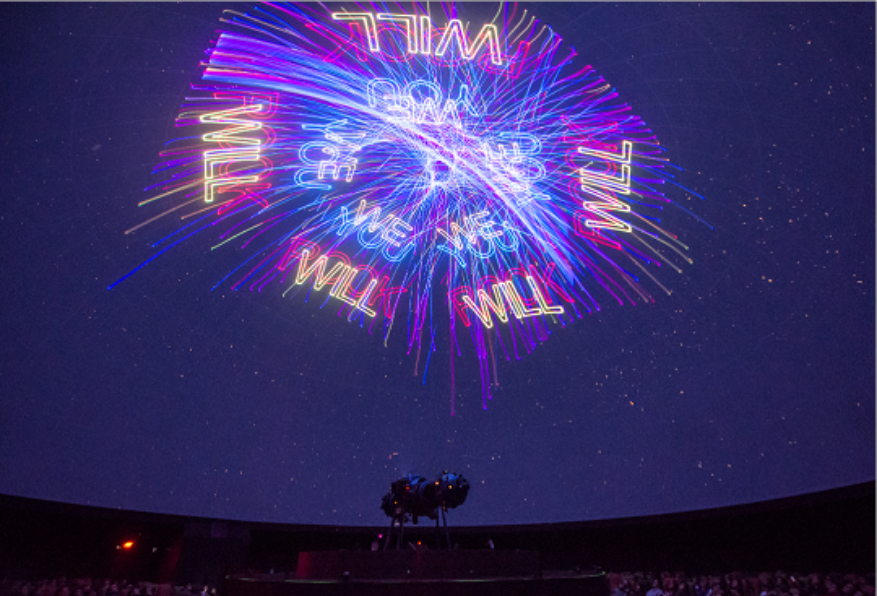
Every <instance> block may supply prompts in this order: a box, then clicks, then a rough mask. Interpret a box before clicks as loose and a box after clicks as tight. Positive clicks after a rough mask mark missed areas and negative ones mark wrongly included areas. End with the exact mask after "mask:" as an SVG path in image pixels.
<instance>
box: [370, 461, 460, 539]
mask: <svg viewBox="0 0 877 596" xmlns="http://www.w3.org/2000/svg"><path fill="white" fill-rule="evenodd" d="M468 494H469V483H468V482H467V481H466V479H465V478H463V476H462V475H460V474H453V473H451V472H448V471H447V470H445V471H444V472H442V474H441V475H440V476H439V477H438V478H437V479H435V480H432V481H430V480H427V479H426V478H424V477H423V476H420V475H417V474H409V475H408V476H405V477H403V478H400V479H399V480H396V481H394V482H392V483H391V484H390V492H388V493H387V494H386V495H384V498H383V499H382V500H381V509H383V511H384V513H386V514H387V516H388V517H390V518H391V522H390V531H389V532H388V533H387V541H386V543H385V544H384V550H386V549H387V546H388V545H389V544H390V542H391V539H392V536H393V534H394V530H395V529H398V540H397V544H396V548H400V547H401V545H402V529H403V526H404V524H405V522H406V521H409V520H410V521H412V522H413V523H414V524H417V518H418V517H428V518H429V519H434V520H435V527H436V532H438V527H439V522H438V516H439V511H441V516H442V522H443V523H444V526H445V535H446V536H447V544H448V548H449V549H450V548H451V538H450V535H449V534H448V531H447V528H448V521H447V519H446V517H445V512H446V511H447V510H448V509H453V508H455V507H459V506H460V505H462V504H463V503H464V502H465V501H466V496H467V495H468Z"/></svg>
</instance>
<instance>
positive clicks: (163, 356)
mask: <svg viewBox="0 0 877 596" xmlns="http://www.w3.org/2000/svg"><path fill="white" fill-rule="evenodd" d="M310 6H311V7H313V8H318V7H319V5H316V4H311V5H310ZM437 6H438V5H436V6H435V7H433V8H432V9H431V10H433V14H434V16H435V15H437V14H439V11H438V8H437ZM520 7H521V8H525V9H526V10H527V11H529V13H530V14H532V15H533V16H535V17H536V18H537V19H539V21H540V22H541V23H544V24H546V25H548V26H549V27H551V28H552V29H553V30H554V32H555V33H557V34H559V35H560V36H562V37H563V40H564V43H565V44H568V45H569V46H571V47H573V48H574V49H575V52H576V53H577V56H576V57H575V62H576V65H577V67H578V68H584V67H585V66H587V65H590V66H592V67H593V68H594V69H595V70H596V72H598V73H599V75H600V76H601V77H603V78H604V79H605V80H606V81H607V82H608V83H609V84H610V85H611V86H612V87H613V88H614V89H615V91H616V92H617V93H618V96H619V99H620V101H622V102H624V103H627V104H629V106H630V108H631V111H632V113H633V114H635V115H636V116H638V117H640V118H642V120H643V122H644V123H645V124H646V125H647V126H648V128H649V129H650V130H651V131H652V132H653V133H654V135H655V137H656V138H657V139H658V140H659V142H660V145H661V146H662V147H663V148H664V149H665V150H666V157H667V159H669V160H670V162H671V163H672V164H674V165H675V166H678V167H679V168H681V170H674V176H675V179H676V181H677V182H678V183H679V184H680V185H681V187H684V188H683V189H681V190H680V189H676V190H675V191H674V193H673V200H674V201H676V202H678V203H679V205H680V206H681V207H683V208H684V209H679V210H677V211H675V212H673V213H672V214H669V215H668V216H667V217H668V221H669V223H671V224H672V232H673V233H674V234H676V235H678V237H679V239H680V241H681V242H683V243H684V245H685V246H687V247H688V248H687V251H686V256H687V257H688V258H690V260H691V263H690V264H688V263H686V264H684V266H683V267H681V272H676V271H675V270H672V269H670V268H665V269H669V270H664V271H661V272H660V274H661V275H660V283H661V284H662V285H664V286H666V287H667V289H668V290H670V291H669V293H665V292H664V291H663V290H662V289H661V288H660V287H658V286H656V285H654V284H652V282H651V280H649V279H645V280H644V281H643V286H644V287H647V288H648V290H649V293H650V295H651V296H652V297H653V301H644V302H639V303H637V304H635V305H633V304H631V303H625V304H623V305H621V304H619V303H617V302H614V301H610V300H605V301H604V302H602V303H601V306H602V308H601V309H600V310H599V311H597V310H594V311H593V312H590V313H583V316H582V317H581V318H578V317H575V318H574V317H568V318H567V320H566V322H565V324H564V325H559V324H555V325H549V326H548V327H547V328H546V333H545V335H544V337H541V338H540V341H539V342H537V344H536V345H535V348H534V349H533V350H532V352H531V353H527V351H521V352H520V353H519V354H518V356H515V355H514V354H512V355H511V357H510V358H509V359H506V358H505V356H503V357H502V358H497V359H496V360H495V363H491V365H490V375H489V384H488V385H485V381H484V379H485V377H484V371H483V370H482V367H481V366H480V364H479V360H478V358H475V357H469V358H464V357H457V352H456V351H455V352H454V358H450V355H449V353H448V352H449V347H448V346H449V343H450V338H449V337H448V335H449V332H448V329H447V327H446V326H445V327H439V328H438V330H437V331H436V332H435V337H436V338H437V339H436V340H435V345H436V346H437V348H436V350H435V351H434V352H431V353H429V354H428V353H427V351H424V353H423V354H421V355H420V356H418V354H417V353H416V351H410V350H409V346H408V342H407V341H406V337H405V335H404V332H398V333H399V336H393V335H390V336H389V337H388V338H387V340H386V342H385V340H384V336H383V335H382V334H381V333H376V334H372V333H370V332H369V329H368V326H367V325H366V326H362V325H361V324H360V322H359V320H349V318H348V317H345V316H338V308H337V307H336V308H334V309H333V308H329V307H326V308H321V305H322V304H323V301H322V300H307V301H306V300H305V299H304V297H303V295H300V296H297V297H295V296H294V297H292V298H290V297H289V296H287V297H283V296H282V295H281V292H258V291H250V290H249V289H248V287H243V288H240V289H238V288H235V287H232V284H230V283H228V284H224V285H223V284H219V283H218V282H220V281H221V280H222V279H223V278H224V277H225V276H226V275H228V273H229V271H231V270H233V269H234V268H235V267H237V266H239V265H240V261H241V260H242V258H241V256H240V254H235V252H234V251H233V250H228V251H225V252H223V251H216V252H215V253H213V252H212V251H211V250H210V247H209V245H208V244H204V245H203V246H201V245H198V246H199V247H200V248H190V249H187V248H179V249H177V248H175V249H174V250H172V251H168V252H167V253H166V254H162V255H160V256H159V257H158V258H156V259H155V260H153V261H151V262H150V263H149V264H148V265H147V266H145V267H143V268H142V269H138V270H137V271H136V272H135V273H134V274H133V275H130V277H125V276H126V275H128V274H129V273H130V272H131V271H132V270H134V269H135V268H137V267H138V266H139V264H141V263H143V262H144V261H146V260H148V259H150V258H151V257H152V256H153V255H154V254H155V253H156V250H155V249H154V248H153V247H152V244H153V243H155V242H157V241H158V240H160V239H161V238H162V237H164V236H167V235H168V234H171V233H173V232H174V230H176V229H178V228H179V225H180V224H179V223H175V222H173V221H166V220H165V219H168V220H169V219H172V218H165V219H162V220H160V221H156V222H151V223H150V224H148V225H145V226H143V227H138V226H140V224H142V223H143V222H145V221H146V220H149V219H150V218H151V217H152V216H153V215H155V212H147V211H148V210H147V209H145V208H144V207H138V203H140V202H141V201H144V200H145V199H147V198H149V195H148V193H147V192H146V191H144V189H146V188H148V187H151V186H154V185H156V183H157V182H159V181H160V180H159V178H157V177H156V174H153V169H154V168H155V167H156V165H157V164H159V163H161V161H162V158H161V157H160V155H159V154H160V153H161V152H162V151H163V150H165V148H166V147H167V143H168V142H169V141H171V140H172V139H175V138H177V137H179V136H180V132H179V130H177V129H175V126H174V123H175V120H176V118H177V117H178V115H179V114H180V111H181V106H182V105H184V103H185V102H186V98H187V97H189V96H190V93H191V91H190V88H191V85H197V84H198V83H199V81H200V76H201V72H202V71H203V70H204V69H203V67H199V64H200V63H201V62H202V61H205V60H206V59H207V57H206V54H205V50H207V49H208V48H209V47H211V43H213V42H215V41H216V39H217V36H218V31H219V30H220V28H221V27H222V26H223V25H222V23H221V22H220V18H221V17H222V16H223V10H225V9H232V10H234V11H237V12H239V13H246V12H247V11H250V10H252V6H251V5H245V4H215V3H192V4H170V3H167V4H165V3H155V4H139V3H133V4H128V3H125V4H117V3H98V4H88V3H75V4H64V3H51V4H40V3H34V4H31V3H27V4H24V3H22V4H2V5H0V15H2V18H3V21H4V23H5V33H4V35H3V36H2V37H0V46H2V49H3V56H4V57H5V60H4V63H3V66H2V69H3V80H4V84H3V86H2V90H0V95H2V99H3V103H4V105H5V109H4V112H5V114H6V116H5V118H4V125H3V127H2V128H0V138H2V151H3V160H2V161H3V163H4V166H5V168H4V169H5V176H4V179H5V181H6V182H5V185H4V188H5V193H4V200H3V202H2V206H0V225H2V230H3V233H2V234H0V246H2V255H3V271H4V278H5V281H6V283H4V284H3V286H2V289H0V304H2V306H3V311H2V312H3V315H2V317H0V324H2V327H0V337H2V338H3V341H2V367H0V400H2V401H0V411H2V414H0V493H3V494H9V495H16V496H25V497H33V498H39V499H48V500H57V501H64V502H71V503H78V504H88V505H95V506H103V507H116V508H123V509H133V510H142V511H149V512H161V513H174V514H181V515H193V516H205V517H214V518H223V519H235V520H248V521H267V522H283V523H296V524H333V525H369V526H371V525H383V524H384V523H385V521H386V517H385V515H384V514H383V512H382V511H381V510H380V502H381V497H382V496H383V495H384V494H385V493H386V492H387V489H388V487H389V484H390V483H391V482H392V481H393V480H395V479H397V478H399V477H400V476H403V475H406V474H421V475H425V476H431V475H434V474H436V473H439V472H441V471H442V470H450V471H453V472H457V473H461V474H463V475H464V476H465V478H466V479H467V480H468V481H469V483H470V485H471V490H470V492H469V495H468V499H467V500H466V503H465V504H464V505H463V506H462V507H460V508H458V509H455V510H453V511H452V512H450V513H449V516H448V521H449V523H450V524H452V525H466V526H475V525H507V524H530V523H547V522H570V521H585V520H597V519H609V518H619V517H629V516H643V515H652V514H664V513H671V512H679V511H689V510H695V509H705V508H714V507H723V506H729V505H735V504H743V503H751V502H757V501H763V500H768V499H774V498H780V497H787V496H793V495H799V494H804V493H809V492H813V491H819V490H825V489H830V488H836V487H843V486H847V485H851V484H856V483H860V482H866V481H873V480H874V447H875V412H874V406H875V343H874V340H875V304H874V289H875V287H874V282H875V280H874V272H875V264H874V256H875V238H874V229H875V209H874V207H875V185H874V182H875V166H874V164H875V154H874V136H875V133H874V129H875V121H874V115H875V107H874V106H875V98H874V72H875V48H874V40H875V33H874V21H875V5H874V4H873V3H834V2H832V3H799V4H773V3H739V4H725V3H706V4H700V5H698V4H693V3H680V4H658V3H620V4H602V3H554V2H551V3H536V2H533V3H524V4H522V5H520ZM462 9H465V10H462ZM462 9H461V11H462V12H463V14H464V16H463V19H464V21H465V20H471V21H472V22H473V23H475V22H478V23H481V22H484V21H485V20H489V18H490V17H489V16H488V18H487V19H484V18H481V17H480V16H479V15H483V14H487V15H491V16H492V15H493V14H494V13H496V5H490V6H487V5H485V6H484V7H481V6H478V5H474V4H470V3H466V4H465V5H464V6H463V7H462ZM327 12H329V11H327ZM473 15H474V16H473ZM330 20H331V19H330ZM686 189H687V190H686ZM668 194H669V193H668ZM701 197H702V198H701ZM686 211H690V212H691V213H692V214H693V216H689V215H687V214H686ZM701 220H702V221H704V222H707V223H708V224H709V225H703V224H702V223H700V222H701ZM135 227H137V229H136V231H134V232H133V233H129V234H126V233H125V232H126V230H131V229H132V228H135ZM205 246H206V248H204V247H205ZM123 278H124V279H123ZM120 279H123V281H121V283H118V284H117V283H116V282H117V281H119V280H120ZM110 286H112V289H109V290H108V287H110ZM211 288H215V289H211ZM400 325H401V324H400ZM464 339H467V340H468V337H464ZM469 343H470V344H471V341H470V342H469ZM472 351H473V348H471V346H470V348H469V352H472ZM464 352H465V350H464ZM470 355H471V354H470ZM427 357H428V358H429V359H428V368H425V367H424V362H423V360H426V359H427ZM485 386H487V387H488V388H489V396H488V395H487V392H486V391H485ZM485 406H486V407H485Z"/></svg>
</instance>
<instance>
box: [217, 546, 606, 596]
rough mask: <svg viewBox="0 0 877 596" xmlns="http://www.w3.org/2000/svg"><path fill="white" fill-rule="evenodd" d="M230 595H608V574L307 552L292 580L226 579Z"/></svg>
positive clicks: (498, 554)
mask: <svg viewBox="0 0 877 596" xmlns="http://www.w3.org/2000/svg"><path fill="white" fill-rule="evenodd" d="M224 592H225V594H227V596H299V595H307V596H311V595H314V596H316V595H319V596H324V595H336V594H338V595H347V594H375V595H377V594H380V595H397V594H398V595H402V594H405V595H411V594H417V595H421V594H422V595H425V596H433V595H435V596H438V595H448V596H451V595H454V596H456V595H460V596H467V595H477V596H493V595H500V594H501V595H503V596H517V595H520V596H525V595H527V596H529V595H535V596H543V595H544V596H554V595H557V596H560V595H566V594H577V595H582V596H608V594H609V586H608V584H607V583H606V577H605V574H604V573H602V572H600V573H589V574H588V573H581V574H576V573H573V572H557V571H543V570H542V569H541V567H540V559H539V553H538V552H535V551H497V550H459V551H430V550H419V551H414V550H399V551H386V552H382V551H378V552H372V551H323V552H305V553H301V554H300V555H299V558H298V568H297V571H296V574H295V578H288V579H287V578H283V577H277V576H258V577H240V576H239V577H229V578H227V579H226V583H225V586H224Z"/></svg>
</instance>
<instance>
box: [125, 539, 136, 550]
mask: <svg viewBox="0 0 877 596" xmlns="http://www.w3.org/2000/svg"><path fill="white" fill-rule="evenodd" d="M122 548H124V549H125V550H131V549H132V548H134V541H133V540H129V541H127V542H123V543H122Z"/></svg>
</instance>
